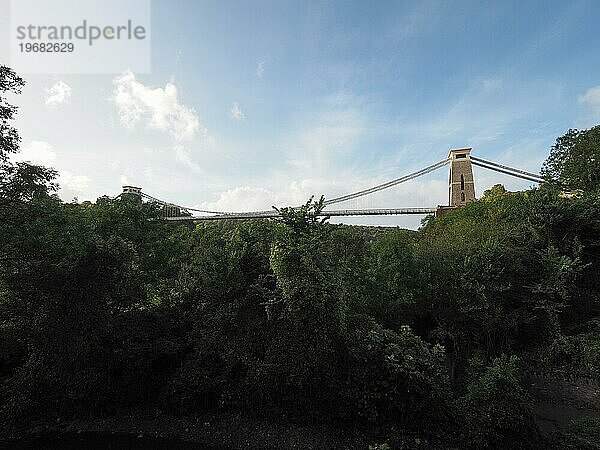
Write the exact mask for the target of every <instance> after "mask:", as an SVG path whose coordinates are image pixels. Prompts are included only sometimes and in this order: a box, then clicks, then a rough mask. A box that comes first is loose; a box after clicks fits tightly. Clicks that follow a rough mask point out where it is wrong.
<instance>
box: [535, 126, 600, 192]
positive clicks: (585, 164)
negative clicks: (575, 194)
mask: <svg viewBox="0 0 600 450" xmlns="http://www.w3.org/2000/svg"><path fill="white" fill-rule="evenodd" d="M542 175H543V176H544V177H546V178H548V179H549V180H551V181H553V182H556V183H558V184H559V185H561V186H563V187H564V188H566V189H570V190H577V189H579V190H583V191H594V190H597V189H598V188H599V187H600V126H595V127H593V128H590V129H589V130H569V131H567V133H565V135H564V136H561V137H559V138H558V139H557V140H556V143H555V144H554V146H553V147H552V149H551V151H550V156H548V159H546V161H545V162H544V165H543V166H542Z"/></svg>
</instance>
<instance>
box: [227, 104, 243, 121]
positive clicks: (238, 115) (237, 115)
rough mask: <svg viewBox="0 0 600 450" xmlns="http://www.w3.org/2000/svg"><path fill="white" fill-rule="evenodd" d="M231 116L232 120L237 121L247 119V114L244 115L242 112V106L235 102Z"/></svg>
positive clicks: (230, 112)
mask: <svg viewBox="0 0 600 450" xmlns="http://www.w3.org/2000/svg"><path fill="white" fill-rule="evenodd" d="M229 115H230V116H231V118H232V119H236V120H242V119H244V118H245V117H246V114H244V111H242V110H241V108H240V105H238V104H237V102H233V106H232V107H231V110H230V111H229Z"/></svg>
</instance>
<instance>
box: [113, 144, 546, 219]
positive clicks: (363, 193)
mask: <svg viewBox="0 0 600 450" xmlns="http://www.w3.org/2000/svg"><path fill="white" fill-rule="evenodd" d="M471 150H472V149H471V148H458V149H453V150H450V152H449V153H448V157H447V158H446V159H443V160H441V161H438V162H436V163H435V164H432V165H430V166H427V167H424V168H423V169H420V170H417V171H415V172H412V173H409V174H407V175H404V176H402V177H400V178H395V179H393V180H390V181H388V182H386V183H381V184H377V185H375V186H372V187H370V188H367V189H363V190H359V191H356V192H352V193H349V194H345V195H341V196H338V197H334V198H331V199H326V200H325V208H324V209H323V211H322V212H321V213H319V215H320V216H323V217H346V216H384V215H404V214H413V215H428V214H435V215H442V214H445V213H446V212H448V211H451V210H452V209H455V208H458V207H460V206H463V205H465V204H467V203H468V202H470V201H472V200H474V199H475V181H474V178H473V168H472V166H473V165H474V166H478V167H482V168H484V169H488V170H491V171H495V172H498V173H502V174H505V175H510V176H513V177H516V178H520V179H523V180H527V181H531V182H534V183H543V182H544V179H543V178H542V177H541V176H540V175H538V174H535V173H532V172H528V171H525V170H521V169H516V168H514V167H509V166H506V165H503V164H498V163H496V162H493V161H487V160H485V159H482V158H477V157H475V156H472V155H471ZM446 166H450V170H449V172H450V173H449V177H448V204H447V205H437V206H435V207H430V208H423V207H399V208H366V209H365V208H362V209H361V208H358V209H356V208H355V209H348V208H340V209H336V208H339V206H338V207H334V208H333V209H332V206H333V205H339V204H343V203H347V202H349V201H352V200H356V199H359V198H365V197H368V196H371V195H373V194H375V193H378V192H382V191H385V190H388V189H391V188H394V187H396V186H399V185H401V184H403V183H406V182H407V181H410V180H414V179H417V178H419V177H423V176H425V175H427V174H429V173H432V172H434V171H436V170H439V169H441V168H443V167H446ZM120 195H126V196H127V195H133V196H137V197H139V198H140V199H141V200H142V201H144V202H150V203H153V204H156V205H157V206H158V207H159V208H161V211H162V217H163V218H164V219H165V220H172V221H201V220H234V219H269V218H276V217H279V215H280V214H279V212H278V211H277V209H275V208H273V209H271V210H263V211H240V212H230V211H213V210H208V209H199V208H193V207H186V206H181V205H178V204H175V203H172V202H167V201H164V200H161V199H158V198H156V197H153V196H151V195H149V194H146V193H145V192H143V191H142V188H140V187H136V186H123V192H122V193H121V194H120Z"/></svg>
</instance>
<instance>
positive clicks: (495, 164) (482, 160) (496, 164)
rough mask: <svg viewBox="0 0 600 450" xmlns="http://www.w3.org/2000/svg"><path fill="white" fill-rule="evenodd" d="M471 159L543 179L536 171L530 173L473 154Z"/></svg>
mask: <svg viewBox="0 0 600 450" xmlns="http://www.w3.org/2000/svg"><path fill="white" fill-rule="evenodd" d="M471 161H478V162H480V163H483V164H487V165H489V166H494V167H498V168H500V169H504V170H509V171H511V172H516V173H520V174H522V175H526V176H528V177H532V178H538V179H540V180H542V181H543V178H542V177H541V176H540V175H539V174H537V173H532V172H527V171H525V170H520V169H515V168H514V167H509V166H505V165H502V164H498V163H496V162H493V161H486V160H485V159H481V158H476V157H474V156H471ZM475 165H477V164H475Z"/></svg>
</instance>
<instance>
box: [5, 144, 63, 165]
mask: <svg viewBox="0 0 600 450" xmlns="http://www.w3.org/2000/svg"><path fill="white" fill-rule="evenodd" d="M14 159H15V161H29V162H31V163H33V164H39V165H42V166H50V165H52V163H54V161H55V160H56V152H55V151H54V149H53V148H52V146H51V145H50V144H48V143H47V142H44V141H31V142H29V143H28V144H27V145H24V146H23V147H22V148H21V151H20V152H19V153H17V155H15V158H14Z"/></svg>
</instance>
